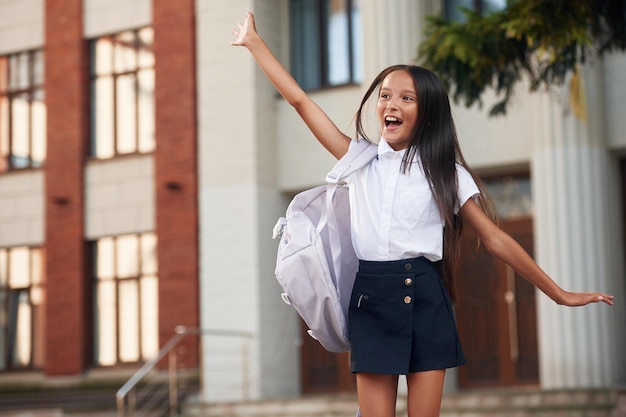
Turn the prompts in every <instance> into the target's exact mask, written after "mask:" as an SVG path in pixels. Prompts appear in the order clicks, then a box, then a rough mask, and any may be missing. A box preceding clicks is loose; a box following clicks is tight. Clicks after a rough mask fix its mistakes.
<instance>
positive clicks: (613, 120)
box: [604, 53, 626, 150]
mask: <svg viewBox="0 0 626 417" xmlns="http://www.w3.org/2000/svg"><path fill="white" fill-rule="evenodd" d="M604 90H605V92H606V94H605V102H604V110H605V122H606V134H607V141H608V144H609V147H610V148H611V149H619V150H623V149H626V53H622V54H612V55H608V56H607V57H606V58H605V59H604Z"/></svg>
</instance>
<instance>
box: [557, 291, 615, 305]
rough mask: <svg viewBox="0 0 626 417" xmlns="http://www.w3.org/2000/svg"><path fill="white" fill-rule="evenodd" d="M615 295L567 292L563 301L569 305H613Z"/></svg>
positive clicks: (563, 303)
mask: <svg viewBox="0 0 626 417" xmlns="http://www.w3.org/2000/svg"><path fill="white" fill-rule="evenodd" d="M613 298H615V297H613V296H612V295H609V294H604V293H599V292H566V293H565V296H564V297H563V300H562V302H561V303H559V304H562V305H565V306H569V307H579V306H584V305H587V304H591V303H606V304H608V305H610V306H612V305H613Z"/></svg>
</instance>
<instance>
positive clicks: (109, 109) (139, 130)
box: [90, 28, 155, 159]
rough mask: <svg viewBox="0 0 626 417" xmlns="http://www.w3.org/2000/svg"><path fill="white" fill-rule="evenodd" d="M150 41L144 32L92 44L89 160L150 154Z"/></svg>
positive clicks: (146, 30) (148, 31)
mask: <svg viewBox="0 0 626 417" xmlns="http://www.w3.org/2000/svg"><path fill="white" fill-rule="evenodd" d="M152 40H153V33H152V28H143V29H140V30H134V31H125V32H121V33H118V34H115V35H109V36H103V37H101V38H98V39H94V40H92V41H91V42H90V51H91V52H90V54H91V55H90V59H91V119H92V120H91V146H90V154H91V156H93V157H96V158H101V159H103V158H112V157H114V156H116V155H121V154H129V153H137V152H143V153H145V152H151V151H153V150H154V147H155V139H154V125H155V121H154V54H153V51H152Z"/></svg>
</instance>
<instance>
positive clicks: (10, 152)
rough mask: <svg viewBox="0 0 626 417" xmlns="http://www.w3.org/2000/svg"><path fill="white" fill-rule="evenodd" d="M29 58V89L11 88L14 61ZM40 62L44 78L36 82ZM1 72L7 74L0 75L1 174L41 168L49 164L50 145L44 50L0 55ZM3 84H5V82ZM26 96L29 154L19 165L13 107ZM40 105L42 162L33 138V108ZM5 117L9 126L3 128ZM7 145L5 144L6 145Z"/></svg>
mask: <svg viewBox="0 0 626 417" xmlns="http://www.w3.org/2000/svg"><path fill="white" fill-rule="evenodd" d="M23 56H26V57H27V58H26V59H27V70H26V72H27V79H28V81H27V85H26V86H17V87H15V86H12V85H11V84H12V78H13V74H12V72H11V68H12V66H13V64H12V61H13V60H19V59H20V57H23ZM37 59H40V60H41V62H40V70H41V76H40V80H36V77H35V74H36V62H35V61H36V60H37ZM0 71H3V72H4V74H0V173H6V172H13V171H21V170H29V169H40V168H42V167H43V166H44V165H45V162H46V151H47V150H46V146H47V143H46V141H47V134H46V126H45V118H46V99H45V73H44V71H45V52H44V50H43V49H42V48H36V49H29V50H25V51H20V52H15V53H12V54H6V55H2V56H0ZM2 81H4V82H2ZM38 93H40V94H41V99H40V100H38V99H37V95H38ZM24 96H26V103H27V111H28V115H27V130H28V137H27V139H26V141H27V143H26V145H27V147H28V152H27V154H26V155H25V156H24V158H25V160H26V164H25V165H24V164H20V163H16V159H18V158H19V157H20V156H19V155H16V154H15V153H14V149H15V146H16V145H15V143H16V138H15V126H14V123H13V116H14V114H13V107H14V106H13V104H14V102H15V100H18V99H20V98H22V97H24ZM39 101H40V102H41V105H42V109H43V112H44V113H43V116H44V126H43V128H42V132H43V138H42V139H43V140H42V143H41V147H42V149H40V151H41V153H42V157H41V160H37V159H36V158H35V156H34V154H35V153H36V152H37V149H36V143H35V139H34V133H33V131H34V129H33V119H34V117H33V112H34V110H33V106H34V103H35V102H39ZM3 103H4V104H5V105H6V110H5V111H6V115H3V114H2V112H3V109H2V105H3ZM4 116H5V117H6V120H5V121H6V127H4V126H2V124H3V117H4ZM3 135H6V138H5V139H3ZM5 141H6V143H3V142H5ZM4 145H6V149H4Z"/></svg>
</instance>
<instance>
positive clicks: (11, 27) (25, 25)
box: [0, 0, 44, 55]
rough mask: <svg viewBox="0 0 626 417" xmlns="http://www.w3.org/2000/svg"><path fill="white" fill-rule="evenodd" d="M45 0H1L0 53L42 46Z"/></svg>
mask: <svg viewBox="0 0 626 417" xmlns="http://www.w3.org/2000/svg"><path fill="white" fill-rule="evenodd" d="M43 6H44V0H0V55H5V54H10V53H14V52H20V51H25V50H28V49H35V48H40V47H41V46H42V44H43V38H44V24H43V19H44V13H43V12H44V8H43Z"/></svg>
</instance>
